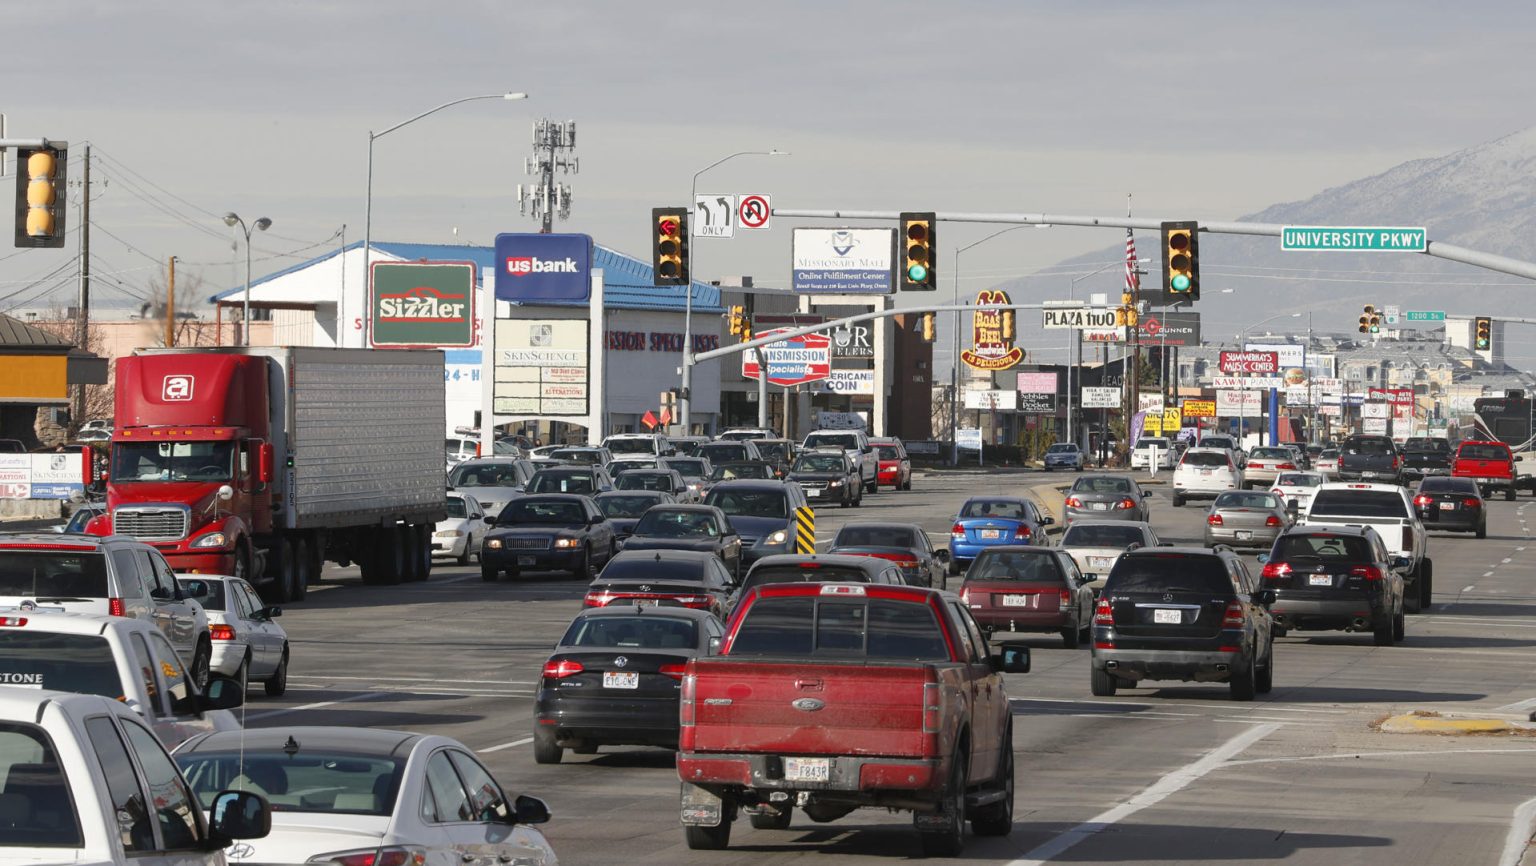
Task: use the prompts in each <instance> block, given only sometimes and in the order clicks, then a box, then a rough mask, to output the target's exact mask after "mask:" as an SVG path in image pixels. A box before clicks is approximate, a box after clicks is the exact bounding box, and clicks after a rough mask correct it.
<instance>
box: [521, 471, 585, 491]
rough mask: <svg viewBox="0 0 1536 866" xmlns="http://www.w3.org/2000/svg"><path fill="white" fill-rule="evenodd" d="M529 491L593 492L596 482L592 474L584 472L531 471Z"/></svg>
mask: <svg viewBox="0 0 1536 866" xmlns="http://www.w3.org/2000/svg"><path fill="white" fill-rule="evenodd" d="M527 490H528V492H529V493H582V494H586V493H595V492H596V491H597V483H596V482H595V481H593V480H592V476H591V475H589V474H587V473H585V472H544V471H539V472H535V473H533V478H532V479H531V480H530V481H529V482H528V487H527Z"/></svg>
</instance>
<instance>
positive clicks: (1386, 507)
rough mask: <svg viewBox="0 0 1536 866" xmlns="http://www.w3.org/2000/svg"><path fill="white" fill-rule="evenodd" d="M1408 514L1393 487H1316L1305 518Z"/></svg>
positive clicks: (1404, 515) (1399, 515)
mask: <svg viewBox="0 0 1536 866" xmlns="http://www.w3.org/2000/svg"><path fill="white" fill-rule="evenodd" d="M1336 516H1337V517H1412V516H1413V515H1412V514H1410V513H1409V511H1408V506H1407V504H1405V503H1404V502H1403V497H1402V496H1401V495H1400V494H1398V492H1397V491H1396V490H1319V491H1318V492H1317V495H1316V496H1314V497H1312V508H1311V509H1310V510H1309V512H1308V518H1309V519H1312V520H1314V521H1315V519H1316V518H1319V517H1336Z"/></svg>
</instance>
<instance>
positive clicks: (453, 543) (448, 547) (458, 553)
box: [432, 492, 505, 565]
mask: <svg viewBox="0 0 1536 866" xmlns="http://www.w3.org/2000/svg"><path fill="white" fill-rule="evenodd" d="M446 504H447V507H448V516H447V517H444V518H443V519H442V520H439V521H438V522H437V526H436V527H435V528H434V529H433V530H432V555H433V556H446V557H448V558H450V559H452V560H454V561H455V562H457V563H458V564H459V565H469V558H470V557H471V556H475V557H478V556H479V555H480V548H481V546H482V545H484V544H485V532H486V528H487V527H486V525H485V509H483V508H481V507H480V500H479V499H477V498H475V497H474V496H470V495H469V494H467V493H460V492H451V493H449V494H448V498H447V502H446ZM503 504H505V503H503ZM491 513H492V514H499V513H501V509H500V508H497V509H496V510H495V511H493V512H491Z"/></svg>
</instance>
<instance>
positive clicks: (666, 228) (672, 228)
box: [656, 218, 677, 235]
mask: <svg viewBox="0 0 1536 866" xmlns="http://www.w3.org/2000/svg"><path fill="white" fill-rule="evenodd" d="M656 230H657V231H658V232H660V233H662V234H664V235H675V234H677V220H675V219H671V218H668V219H664V220H662V221H661V222H660V223H657V225H656Z"/></svg>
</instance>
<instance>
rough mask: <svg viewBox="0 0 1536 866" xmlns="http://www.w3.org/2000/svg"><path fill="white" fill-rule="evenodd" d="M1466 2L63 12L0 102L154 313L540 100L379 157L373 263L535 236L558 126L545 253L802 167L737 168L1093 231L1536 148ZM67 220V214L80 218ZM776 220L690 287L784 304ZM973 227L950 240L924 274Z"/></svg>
mask: <svg viewBox="0 0 1536 866" xmlns="http://www.w3.org/2000/svg"><path fill="white" fill-rule="evenodd" d="M1460 8H1461V11H1460V12H1459V13H1455V14H1453V13H1452V10H1451V9H1450V8H1448V7H1447V6H1446V5H1445V4H1443V3H1426V2H1393V3H1385V2H1349V3H1338V2H1316V3H1312V2H1288V3H1283V4H1252V3H1214V2H1212V3H1204V2H1179V0H1164V2H1159V3H1140V2H1092V3H1085V2H1058V3H1034V2H969V3H968V2H943V3H939V2H928V3H908V2H889V0H884V2H876V0H860V2H846V3H837V2H825V0H824V2H798V0H796V2H786V0H776V2H772V3H758V4H744V3H708V4H706V3H689V2H678V3H672V4H668V3H654V2H653V3H632V2H630V3H620V2H593V3H578V2H570V0H567V2H555V3H549V2H544V3H520V2H510V0H503V2H489V0H485V2H436V3H420V2H401V0H370V2H340V0H304V2H267V3H239V4H237V3H223V2H212V3H210V2H206V0H200V2H170V0H135V2H121V0H116V2H69V0H63V2H58V3H54V4H49V5H47V7H46V8H40V9H38V10H34V11H33V12H32V13H27V14H25V15H20V14H19V13H18V14H13V15H12V16H11V20H10V32H11V34H12V38H11V40H10V49H9V50H7V51H6V52H4V53H3V54H0V71H3V72H4V74H5V79H6V81H7V82H8V84H9V86H8V87H7V88H6V94H7V97H8V99H7V100H6V101H5V102H4V104H0V110H3V111H4V112H5V114H6V115H7V116H8V120H9V133H10V135H11V136H13V137H26V138H31V137H38V136H46V137H49V138H58V139H67V140H69V141H71V142H72V143H73V144H74V145H76V147H72V149H71V155H72V157H73V164H72V165H71V171H72V173H73V177H74V178H75V179H78V178H79V176H80V172H79V167H80V166H79V157H80V153H81V151H82V150H83V148H79V147H78V145H79V144H81V143H83V142H85V141H90V142H92V143H93V144H94V145H95V147H96V149H97V157H98V159H97V162H96V164H95V165H94V178H93V180H94V181H95V183H94V184H93V187H94V192H95V199H94V205H93V207H94V210H93V213H92V219H93V222H94V224H95V226H96V230H95V231H93V235H92V260H93V269H94V270H95V271H97V273H98V274H100V275H101V276H100V279H99V281H98V282H97V292H98V294H97V297H98V299H100V298H101V297H102V293H103V292H110V291H113V290H116V287H117V286H119V285H120V286H123V287H125V288H126V289H127V290H130V291H134V292H141V293H142V292H143V291H144V287H145V285H146V283H147V281H148V280H149V279H150V278H151V276H152V275H155V274H157V273H158V271H159V265H158V262H161V261H163V260H164V259H165V257H167V256H170V255H173V254H174V255H177V256H179V257H180V258H181V260H182V262H183V265H182V275H183V277H187V276H192V275H200V276H201V277H202V278H203V279H205V280H206V283H207V288H208V289H209V290H210V291H211V290H214V289H218V288H222V287H224V286H228V285H232V284H234V282H235V281H238V279H240V277H239V276H238V274H239V273H240V272H241V271H243V262H244V258H243V252H242V253H241V254H240V258H239V259H238V261H239V262H240V267H239V268H233V269H232V268H231V265H230V260H231V258H232V252H231V250H230V246H229V238H230V232H229V230H227V229H225V228H224V226H223V224H222V223H221V222H220V221H219V220H218V218H217V217H218V216H219V215H221V214H223V213H224V212H225V211H226V210H235V211H238V212H239V213H240V214H241V215H243V216H245V217H246V218H247V220H254V219H255V218H256V217H259V216H267V217H270V218H271V219H272V220H273V221H274V226H273V230H272V233H271V235H269V236H266V237H262V238H260V240H259V241H258V242H257V245H256V258H257V259H258V261H257V262H256V264H255V266H254V269H255V272H256V274H257V275H258V276H259V275H260V274H261V273H263V272H265V271H267V270H270V269H274V268H277V267H282V266H286V265H289V264H292V263H294V262H296V261H299V260H301V259H303V258H306V257H308V256H310V255H312V254H313V253H314V252H315V250H316V249H318V248H319V247H316V246H314V245H321V246H323V245H324V244H325V243H335V242H336V241H335V240H328V239H331V238H333V236H335V234H336V233H337V231H338V230H339V229H340V227H341V226H342V225H343V224H345V225H346V238H347V239H348V240H349V241H351V240H358V239H361V237H362V234H363V210H364V183H365V165H366V154H367V141H368V131H369V130H370V129H375V130H377V129H383V128H385V127H387V126H390V125H392V124H394V123H397V122H399V121H401V120H404V119H405V118H407V117H410V116H411V115H413V114H416V113H418V112H420V111H423V110H426V109H427V108H430V107H432V106H434V105H437V104H439V103H441V102H445V101H447V100H450V99H455V98H458V97H462V96H469V95H475V94H481V93H497V92H501V91H505V90H524V91H528V92H529V93H530V94H531V95H532V98H530V99H529V100H527V101H523V102H511V103H507V102H500V101H483V102H474V103H469V104H466V105H462V106H457V107H455V108H452V109H449V110H447V111H445V112H443V113H441V114H437V115H434V116H433V117H431V118H428V119H426V120H423V121H420V122H418V123H416V124H413V125H411V126H409V127H406V128H404V129H402V130H399V131H397V132H395V133H392V134H391V135H389V136H387V137H384V138H381V139H379V140H378V142H377V144H376V152H375V156H376V160H375V180H374V232H373V234H374V238H375V239H377V240H405V241H420V242H454V240H455V238H457V239H458V240H459V241H465V242H473V243H481V244H484V243H489V242H490V241H491V240H492V238H493V237H494V236H495V235H496V234H497V233H498V232H502V231H518V230H528V229H531V228H533V227H534V223H533V222H532V220H531V219H529V218H524V217H519V215H518V213H517V204H516V198H515V192H514V191H515V187H516V184H517V183H518V182H519V181H524V180H526V179H527V178H525V177H524V176H523V174H522V166H523V158H524V157H525V156H526V155H527V153H528V143H529V128H530V124H531V122H532V121H533V120H534V119H536V118H539V117H551V118H556V119H562V120H563V119H567V118H571V119H575V120H576V121H577V124H578V145H579V146H578V148H577V154H578V155H579V157H580V159H581V166H582V172H581V174H579V175H576V176H574V177H571V178H569V179H568V180H569V182H570V183H571V184H572V186H573V187H574V189H575V197H574V202H575V203H574V208H573V214H572V218H571V219H570V220H569V221H568V222H565V223H562V224H559V226H558V229H557V230H569V231H584V232H588V233H590V234H592V235H593V236H594V237H595V238H596V239H597V240H598V242H599V243H602V244H605V245H607V246H611V247H614V248H616V249H619V250H622V251H626V252H630V253H633V254H640V255H648V250H647V244H648V241H647V234H646V228H647V225H648V216H649V208H650V207H652V206H654V205H661V204H682V203H684V202H685V201H686V199H687V195H688V188H689V180H690V177H691V175H692V173H693V172H694V171H697V170H698V169H700V168H702V167H703V166H705V165H707V164H708V163H710V162H711V161H713V160H715V159H718V158H719V157H721V156H724V155H726V154H729V153H732V152H734V151H738V150H767V149H769V148H779V149H781V150H786V151H789V152H791V153H792V156H789V157H784V158H775V159H766V158H761V157H743V158H740V159H737V160H735V161H733V162H731V163H729V164H728V165H725V166H722V167H720V168H718V169H716V170H714V171H713V172H711V173H710V174H708V175H707V176H706V177H705V178H704V179H702V180H701V181H700V191H701V192H711V193H748V192H762V193H769V194H771V195H772V196H773V201H774V204H775V205H777V206H781V207H806V208H833V207H841V208H878V209H890V210H900V209H936V210H941V211H943V210H951V211H1030V212H1033V211H1056V212H1066V213H1090V214H1116V213H1121V212H1123V210H1124V207H1125V195H1126V193H1134V195H1135V204H1136V209H1137V211H1138V212H1139V213H1141V214H1144V215H1148V216H1152V215H1169V214H1174V213H1177V214H1178V215H1180V216H1186V215H1187V216H1193V217H1203V218H1208V219H1220V218H1231V217H1235V216H1238V215H1241V214H1244V213H1248V212H1252V211H1256V210H1259V209H1261V208H1262V207H1264V206H1266V205H1269V204H1272V203H1274V202H1277V201H1288V200H1295V199H1301V198H1305V197H1307V196H1310V195H1312V194H1313V193H1315V192H1317V191H1319V190H1321V189H1323V188H1326V187H1328V186H1332V185H1336V184H1339V183H1343V182H1347V181H1349V180H1352V179H1355V178H1357V177H1360V176H1363V175H1366V174H1370V173H1374V172H1377V171H1380V170H1383V169H1385V168H1388V167H1390V166H1392V165H1395V164H1397V163H1399V162H1401V161H1403V160H1405V159H1410V158H1415V157H1421V156H1429V155H1435V154H1440V153H1444V152H1446V151H1450V150H1454V149H1457V148H1460V147H1464V146H1468V145H1472V144H1476V143H1478V142H1481V141H1484V140H1487V139H1490V138H1494V137H1496V136H1499V135H1502V134H1505V133H1508V132H1511V131H1514V130H1517V129H1520V128H1523V127H1526V126H1530V125H1532V122H1533V121H1532V117H1531V115H1530V114H1529V111H1530V106H1532V105H1536V75H1532V74H1531V66H1530V64H1531V60H1530V45H1531V38H1532V34H1533V33H1536V4H1532V3H1529V2H1484V3H1477V4H1471V5H1467V6H1463V7H1460ZM12 11H13V13H17V12H18V10H12ZM6 182H7V183H13V182H14V181H12V180H10V179H9V178H7V180H6ZM9 191H10V188H9V187H7V192H9ZM76 194H77V195H78V192H77V193H76ZM78 215H79V210H78V207H76V206H75V202H72V203H71V213H70V216H69V221H70V225H71V226H73V225H75V223H76V221H77V219H78ZM793 224H794V223H791V222H790V221H787V220H779V221H776V223H775V230H774V231H771V232H764V233H758V234H757V235H755V236H753V237H751V238H738V239H736V240H734V241H723V240H703V241H700V242H698V243H697V244H696V246H695V274H696V276H700V277H703V278H711V277H718V276H721V275H733V274H753V275H756V276H757V278H758V280H759V283H760V284H768V285H778V284H782V282H783V281H784V280H785V279H787V276H788V261H789V236H790V233H789V229H790V227H791V226H792V225H793ZM801 224H806V223H801ZM455 230H457V235H455ZM993 230H994V228H993V227H988V226H957V225H949V224H945V225H944V226H942V228H941V233H940V236H939V239H940V246H941V256H942V261H943V263H944V269H948V267H949V263H950V261H951V258H950V257H951V256H952V253H953V250H954V249H956V248H957V247H958V246H961V245H963V244H966V243H969V242H971V241H972V240H976V239H978V238H981V237H984V236H985V235H986V234H987V233H989V232H990V231H993ZM109 233H110V234H109ZM8 234H9V230H7V232H6V235H0V236H8ZM114 236H115V237H114ZM1117 239H1118V238H1117V236H1116V235H1115V234H1114V233H1112V232H1106V231H1103V230H1098V231H1095V230H1088V229H1062V228H1056V229H1052V230H1049V231H1021V232H1015V233H1013V234H1010V235H1008V236H1006V237H1003V238H1000V239H998V240H997V241H994V242H992V243H989V244H986V245H984V246H980V247H978V248H976V249H975V250H974V251H972V252H969V253H967V254H966V256H965V258H964V259H963V280H962V283H961V286H962V288H963V289H964V290H966V291H968V292H969V291H973V290H974V289H976V288H981V287H983V286H985V285H987V284H990V283H993V282H996V281H998V280H1000V279H1002V278H1004V277H1006V276H1008V275H1011V274H1018V273H1023V272H1026V271H1029V270H1032V269H1034V268H1037V267H1041V266H1045V265H1049V264H1052V263H1054V262H1056V261H1059V260H1061V259H1062V258H1065V257H1067V256H1068V255H1072V254H1077V253H1081V252H1084V251H1087V250H1091V249H1095V248H1098V247H1102V246H1104V245H1106V244H1108V243H1113V242H1115V241H1116V240H1117ZM1146 246H1147V250H1146V252H1147V253H1151V252H1155V250H1154V249H1153V248H1154V244H1153V243H1152V242H1151V239H1150V238H1148V239H1147V241H1146ZM305 247H311V249H307V250H304V249H301V248H305ZM295 251H297V252H295ZM16 252H17V251H14V250H12V249H10V248H9V247H7V248H6V249H5V250H3V251H0V256H3V257H4V258H0V310H4V309H7V308H12V307H15V306H17V305H18V303H19V304H21V305H23V306H39V305H42V304H46V303H48V302H49V301H56V302H59V303H69V302H71V299H72V298H73V294H74V280H72V279H69V276H70V274H72V273H73V272H74V263H73V261H72V260H71V257H72V256H74V255H75V250H74V247H73V244H71V246H70V248H68V249H66V250H37V251H27V252H22V253H19V254H15V253H16ZM1144 254H1145V253H1144ZM60 268H62V270H58V271H57V273H55V274H54V275H53V276H51V277H49V278H48V279H47V280H45V281H44V282H42V283H39V284H37V285H35V286H34V285H32V281H33V280H35V279H36V278H38V277H41V276H43V275H45V274H49V273H50V272H54V271H55V270H56V269H60ZM941 274H942V279H943V281H944V283H945V285H946V288H947V287H948V284H949V277H950V276H952V275H951V274H943V271H942V270H941ZM1064 280H1065V278H1064ZM1114 283H1115V279H1114V278H1113V272H1111V273H1110V274H1109V275H1108V277H1107V278H1106V281H1105V282H1104V283H1103V284H1099V283H1098V280H1094V281H1091V284H1092V286H1093V288H1095V289H1097V290H1104V289H1106V288H1112V287H1113V285H1114ZM1083 285H1084V286H1087V285H1089V283H1085V284H1083ZM1063 288H1065V286H1064V287H1063ZM204 294H206V292H205V293H204ZM108 297H110V295H108ZM117 297H118V298H120V299H121V298H122V297H123V295H122V294H121V291H120V290H119V294H118V296H117Z"/></svg>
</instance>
